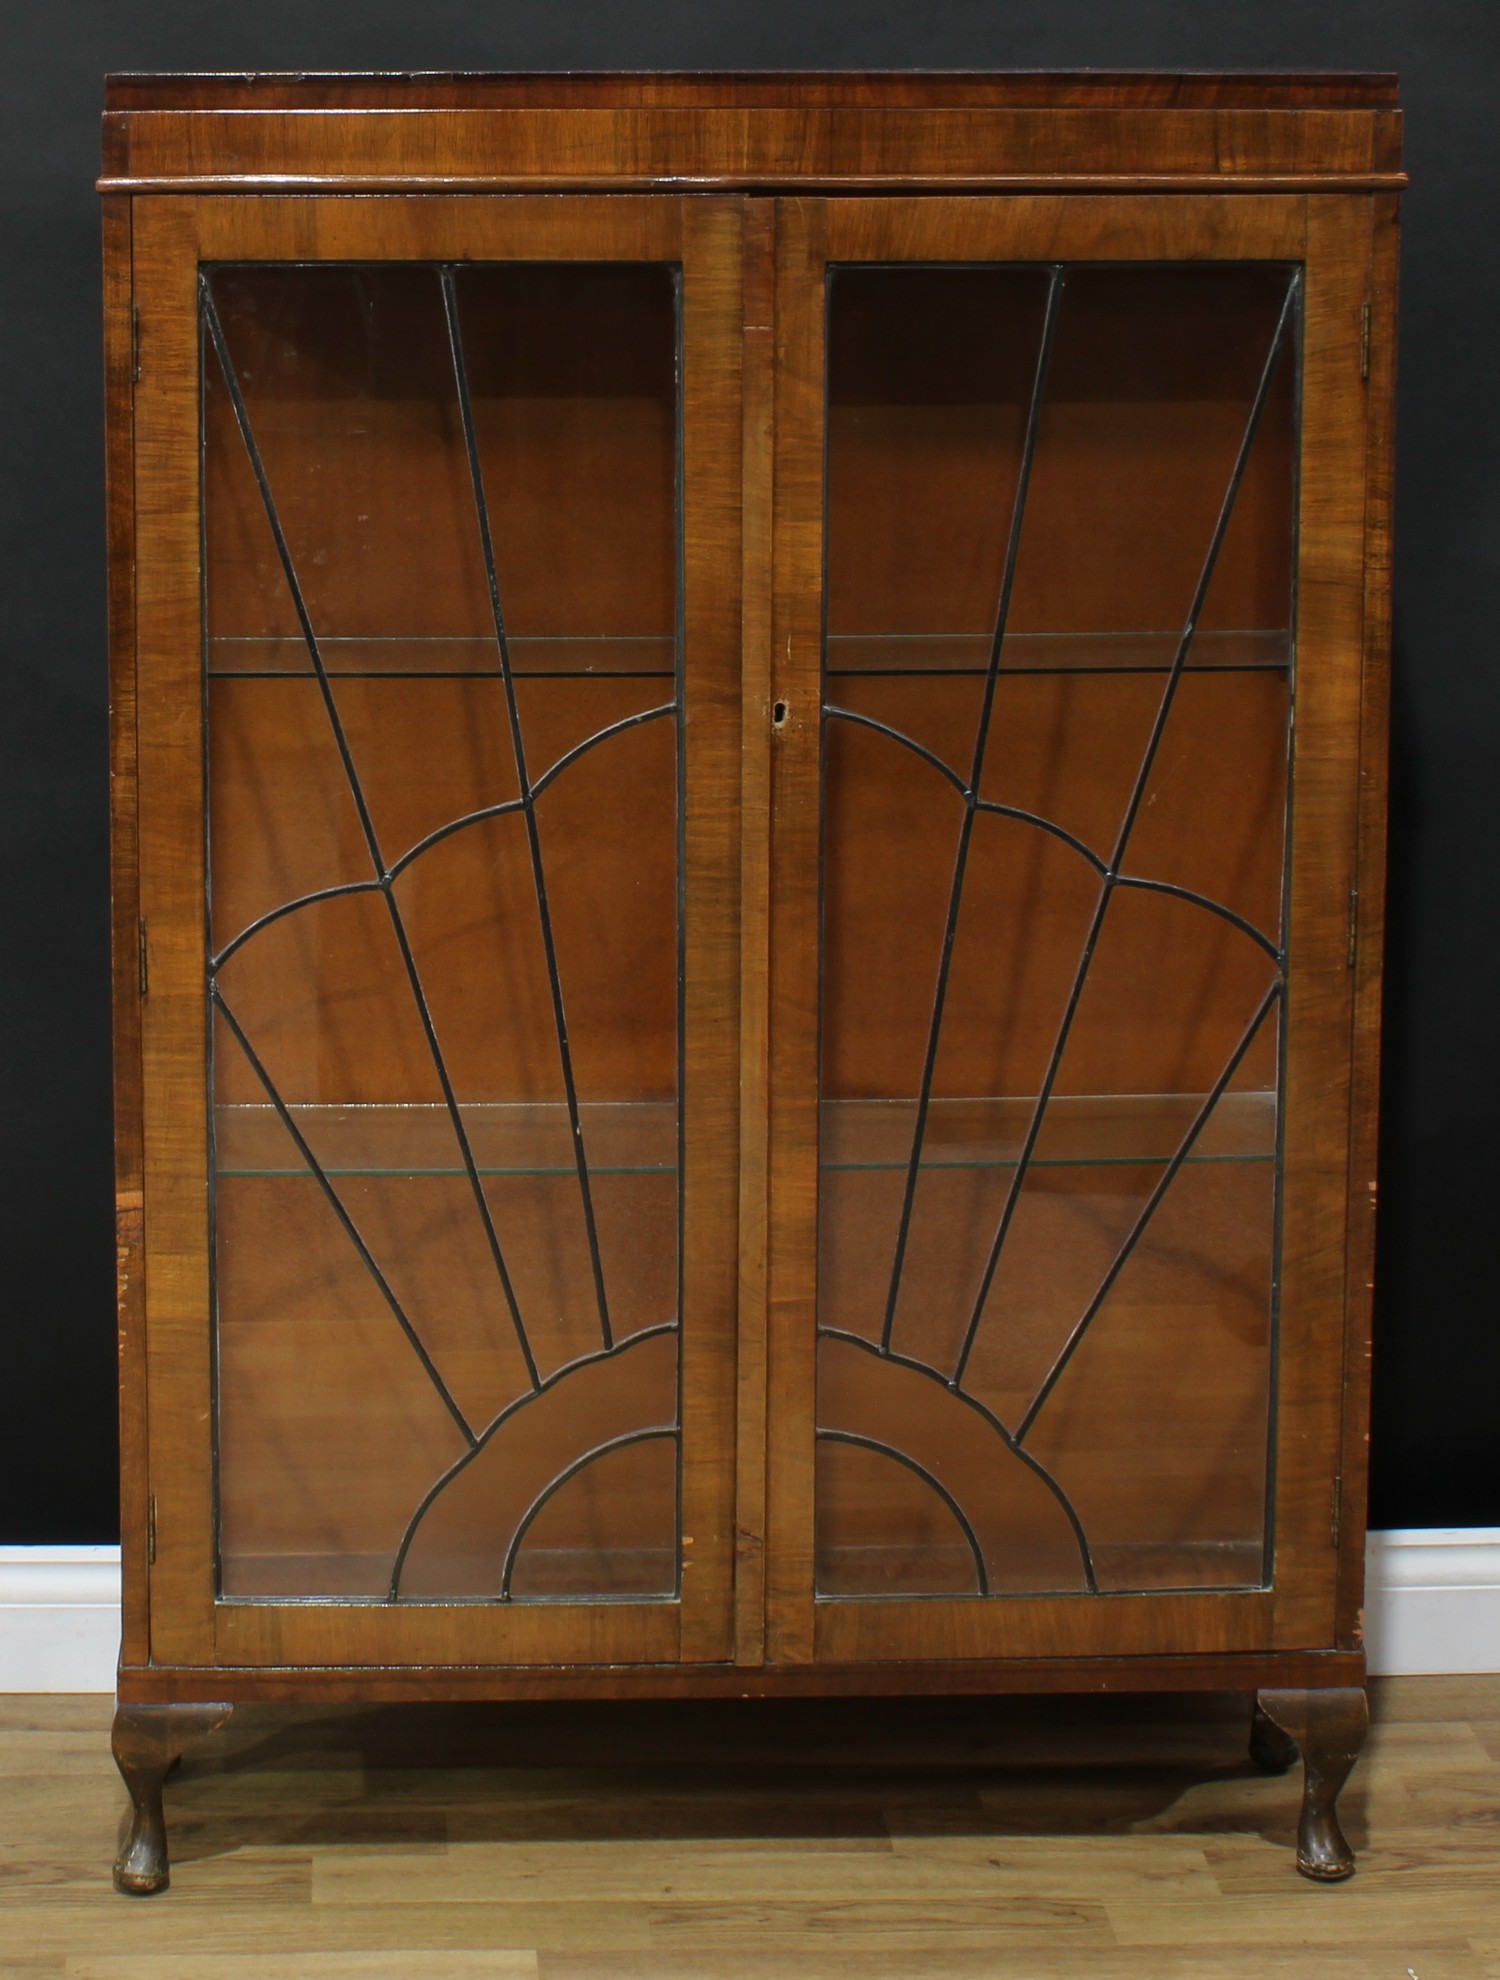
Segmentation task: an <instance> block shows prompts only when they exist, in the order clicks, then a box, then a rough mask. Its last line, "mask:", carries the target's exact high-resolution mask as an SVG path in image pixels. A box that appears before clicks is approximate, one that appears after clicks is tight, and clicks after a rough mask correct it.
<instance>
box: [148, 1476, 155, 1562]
mask: <svg viewBox="0 0 1500 1980" xmlns="http://www.w3.org/2000/svg"><path fill="white" fill-rule="evenodd" d="M146 1565H147V1567H155V1566H156V1494H155V1493H154V1492H152V1493H151V1494H150V1496H149V1497H148V1498H147V1500H146Z"/></svg>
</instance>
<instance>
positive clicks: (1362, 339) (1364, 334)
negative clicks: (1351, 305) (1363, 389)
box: [1359, 303, 1370, 378]
mask: <svg viewBox="0 0 1500 1980" xmlns="http://www.w3.org/2000/svg"><path fill="white" fill-rule="evenodd" d="M1359 375H1360V377H1361V378H1368V377H1369V375H1370V305H1369V304H1368V303H1366V304H1365V306H1364V308H1363V309H1361V311H1360V313H1359Z"/></svg>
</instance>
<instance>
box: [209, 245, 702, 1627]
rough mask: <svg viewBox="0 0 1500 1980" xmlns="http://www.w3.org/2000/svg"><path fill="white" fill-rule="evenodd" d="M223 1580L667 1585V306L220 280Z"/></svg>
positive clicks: (602, 1594) (212, 387)
mask: <svg viewBox="0 0 1500 1980" xmlns="http://www.w3.org/2000/svg"><path fill="white" fill-rule="evenodd" d="M202 303H203V311H202V314H203V381H204V382H203V449H204V484H205V499H204V533H205V570H206V599H205V615H206V643H205V654H206V667H207V708H208V759H209V775H208V803H209V837H210V846H209V874H210V905H211V914H210V920H211V930H212V934H211V939H212V943H213V948H214V956H213V962H212V969H211V972H210V974H211V986H212V987H211V1007H212V1011H213V1018H212V1065H213V1101H214V1151H215V1153H214V1167H215V1174H214V1252H215V1289H216V1304H217V1320H216V1325H217V1365H218V1404H217V1407H218V1423H217V1429H218V1464H219V1501H220V1532H219V1544H220V1582H221V1590H222V1593H223V1594H224V1595H226V1596H232V1597H236V1598H246V1599H262V1600H276V1599H296V1598H300V1599H308V1598H319V1597H322V1598H330V1599H345V1600H362V1601H400V1600H407V1599H414V1598H418V1597H420V1598H422V1599H426V1600H472V1601H514V1602H520V1601H544V1600H557V1599H570V1600H613V1599H621V1598H623V1597H625V1596H631V1597H642V1596H646V1597H655V1598H667V1599H670V1598H672V1597H673V1596H674V1593H675V1590H676V1586H677V1562H678V1551H679V1548H678V1514H677V1497H678V1494H677V1441H678V1439H677V1427H678V1426H677V1379H678V1378H677V1331H676V1330H677V1317H678V1283H677V1261H678V1202H679V1188H678V1183H679V1178H678V1098H679V1077H678V1042H679V1041H678V1019H677V1004H678V979H679V973H680V957H679V941H680V931H679V927H678V905H677V834H678V819H677V784H678V760H677V759H678V750H679V747H680V735H679V726H680V725H679V719H678V718H679V707H678V701H679V697H678V687H677V678H678V654H677V633H676V627H677V619H678V598H677V568H678V535H679V518H678V514H677V481H678V463H677V386H676V379H677V343H678V331H677V294H676V280H675V274H674V271H673V270H671V269H670V268H666V267H660V266H629V265H608V266H595V265H576V266H575V265H504V266H463V267H459V268H452V269H447V268H440V267H436V266H431V265H415V264H393V265H380V266H341V265H328V264H325V265H318V266H257V267H224V268H218V269H214V270H212V271H206V272H205V275H204V279H203V287H202Z"/></svg>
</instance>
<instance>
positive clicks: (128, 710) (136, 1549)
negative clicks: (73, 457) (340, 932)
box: [103, 194, 149, 1664]
mask: <svg viewBox="0 0 1500 1980" xmlns="http://www.w3.org/2000/svg"><path fill="white" fill-rule="evenodd" d="M103 231H104V393H105V421H106V441H105V462H104V469H105V487H106V494H107V499H108V518H107V519H108V544H109V710H110V764H109V774H110V846H111V940H112V949H113V973H114V1098H115V1267H116V1279H117V1292H118V1326H119V1357H120V1540H121V1552H122V1559H123V1565H124V1607H123V1615H122V1641H121V1656H122V1660H123V1661H124V1662H125V1663H127V1664H139V1663H144V1662H145V1660H146V1656H147V1654H148V1641H149V1638H148V1628H147V1600H146V1575H147V1551H148V1548H147V1522H148V1518H149V1502H148V1495H147V1481H146V1470H147V1467H146V1382H145V1368H146V1364H145V1336H144V1323H145V1310H146V1309H145V1301H146V1281H145V1256H144V1244H145V1233H144V1220H143V1218H142V1214H141V987H142V986H141V931H140V895H139V888H138V882H137V872H136V869H137V839H136V762H135V750H136V735H135V731H136V706H135V509H134V503H135V488H134V480H135V436H134V416H135V407H134V397H135V388H134V371H135V348H134V347H135V338H134V336H133V334H132V324H133V316H132V307H133V304H132V295H131V263H130V234H131V225H130V200H129V199H128V198H125V197H122V196H120V195H118V194H115V195H111V196H109V197H107V198H106V199H105V200H104V213H103Z"/></svg>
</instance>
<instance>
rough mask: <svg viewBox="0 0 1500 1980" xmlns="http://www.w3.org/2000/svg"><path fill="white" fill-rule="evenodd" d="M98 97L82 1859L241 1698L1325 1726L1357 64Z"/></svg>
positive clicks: (174, 88)
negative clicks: (91, 1608) (101, 1135)
mask: <svg viewBox="0 0 1500 1980" xmlns="http://www.w3.org/2000/svg"><path fill="white" fill-rule="evenodd" d="M108 102H109V107H108V112H107V115H106V119H105V137H106V156H105V176H104V178H103V181H102V190H103V193H104V205H105V232H106V247H107V257H106V278H107V309H108V381H109V415H110V427H109V468H110V491H111V492H110V540H111V555H112V571H113V576H112V594H111V595H112V614H113V631H112V653H113V689H114V727H113V773H114V806H113V811H114V826H115V866H114V873H115V910H114V912H115V938H116V942H115V992H116V1008H117V1039H118V1069H117V1126H118V1148H119V1157H118V1159H119V1198H118V1209H119V1265H120V1347H121V1362H122V1377H123V1395H124V1403H123V1416H122V1424H123V1439H124V1480H123V1493H124V1500H123V1504H124V1560H125V1609H124V1636H123V1651H122V1657H121V1664H120V1674H119V1701H120V1704H119V1713H118V1717H117V1721H116V1733H115V1750H116V1754H117V1756H118V1758H119V1761H120V1765H121V1769H122V1772H123V1773H124V1775H125V1778H126V1781H127V1784H128V1786H129V1788H130V1791H131V1795H132V1799H133V1805H134V1825H133V1828H132V1831H131V1834H130V1837H129V1840H128V1842H127V1844H126V1847H125V1851H124V1854H123V1855H122V1857H121V1860H120V1863H119V1865H118V1867H117V1871H116V1880H117V1882H118V1884H119V1885H120V1887H121V1888H122V1889H125V1890H131V1891H145V1890H154V1889H157V1888H160V1887H161V1886H162V1885H163V1884H165V1882H166V1877H167V1859H166V1844H165V1837H164V1832H163V1825H162V1802H161V1790H162V1782H163V1778H164V1776H165V1774H166V1772H167V1771H168V1770H169V1768H170V1765H171V1764H172V1762H173V1761H174V1760H175V1759H176V1758H177V1757H178V1756H179V1755H180V1754H181V1752H182V1751H183V1748H184V1747H185V1745H186V1744H188V1743H189V1741H190V1740H191V1738H192V1737H193V1736H194V1735H195V1734H196V1733H198V1732H200V1731H202V1730H203V1729H205V1728H206V1727H209V1726H212V1725H214V1724H217V1723H218V1722H219V1721H221V1720H222V1719H223V1718H224V1717H225V1716H226V1715H227V1713H228V1711H229V1710H230V1709H231V1707H232V1706H233V1705H234V1704H235V1703H236V1702H238V1701H241V1700H302V1701H307V1700H314V1701H360V1700H401V1699H510V1698H527V1699H536V1698H580V1699H581V1698H599V1697H639V1698H647V1697H664V1696H681V1697H709V1696H717V1697H726V1696H746V1697H749V1696H773V1695H774V1696H816V1695H827V1694H835V1693H842V1694H850V1693H867V1694H872V1695H873V1694H884V1695H893V1694H894V1695H898V1694H901V1693H910V1692H933V1691H953V1692H964V1693H970V1694H983V1693H1000V1692H1011V1691H1028V1690H1031V1691H1036V1690H1045V1691H1069V1690H1098V1689H1101V1688H1113V1689H1120V1690H1192V1689H1199V1690H1201V1689H1209V1688H1219V1689H1224V1690H1228V1691H1239V1692H1243V1693H1246V1694H1252V1693H1253V1694H1255V1695H1256V1703H1255V1705H1254V1709H1253V1714H1252V1712H1251V1710H1250V1707H1249V1706H1248V1704H1247V1726H1248V1730H1249V1733H1250V1738H1251V1742H1252V1748H1253V1750H1254V1751H1255V1753H1256V1755H1257V1757H1259V1758H1260V1759H1261V1760H1263V1761H1264V1762H1265V1763H1266V1764H1267V1765H1273V1766H1285V1765H1288V1764H1289V1763H1290V1761H1291V1760H1292V1759H1293V1758H1294V1757H1295V1755H1296V1751H1297V1747H1298V1746H1299V1745H1300V1747H1301V1749H1302V1751H1303V1756H1304V1759H1305V1763H1306V1792H1305V1797H1304V1806H1303V1817H1302V1826H1301V1832H1300V1847H1299V1861H1300V1865H1301V1867H1302V1869H1303V1870H1304V1871H1306V1872H1307V1874H1308V1875H1310V1876H1314V1877H1318V1878H1322V1879H1327V1880H1333V1879H1337V1878H1339V1877H1342V1876H1345V1875H1347V1874H1348V1872H1349V1870H1350V1869H1351V1868H1352V1861H1351V1858H1350V1855H1349V1852H1348V1849H1347V1846H1346V1844H1345V1842H1344V1840H1343V1837H1342V1835H1341V1834H1340V1831H1339V1827H1338V1822H1337V1818H1336V1815H1335V1812H1334V1800H1335V1797H1336V1795H1337V1793H1338V1790H1339V1787H1340V1786H1341V1784H1342V1782H1343V1779H1344V1777H1345V1776H1346V1775H1347V1773H1348V1771H1349V1768H1350V1766H1351V1765H1352V1763H1353V1760H1354V1757H1355V1754H1356V1752H1357V1750H1358V1745H1359V1741H1360V1737H1361V1734H1362V1732H1363V1728H1364V1722H1365V1703H1364V1689H1363V1686H1364V1658H1363V1652H1362V1648H1361V1634H1360V1607H1361V1599H1362V1595H1361V1576H1362V1560H1363V1545H1364V1485H1365V1440H1366V1428H1365V1426H1366V1416H1367V1366H1368V1341H1369V1302H1370V1278H1371V1255H1372V1240H1373V1187H1374V1185H1373V1180H1372V1178H1373V1175H1374V1167H1373V1159H1374V1158H1373V1150H1374V1123H1375V1071H1376V1032H1377V1024H1378V1001H1379V953H1380V915H1381V898H1382V882H1383V853H1382V833H1383V818H1384V751H1385V719H1386V688H1385V678H1386V675H1385V667H1386V643H1387V622H1388V606H1387V571H1388V536H1389V486H1390V420H1391V385H1392V363H1393V343H1394V294H1395V256H1396V205H1397V193H1398V190H1399V188H1400V186H1401V185H1402V183H1403V180H1402V177H1401V173H1400V170H1399V117H1398V113H1397V111H1396V108H1395V92H1394V86H1393V85H1392V83H1391V82H1390V80H1389V79H1387V78H1380V77H1306V76H1278V77H1221V78H1213V77H1152V76H1052V77H1046V76H1011V77H1005V76H922V77H912V78H902V77H894V76H721V77H706V78H705V77H692V76H656V77H648V76H615V77H597V76H596V77H551V78H546V77H532V78H516V77H505V76H452V77H435V76H428V77H324V78H316V77H301V78H295V79H292V78H277V77H264V78H254V77H251V78H246V77H208V78H186V77H163V78H120V79H117V80H116V81H114V82H112V83H111V85H110V91H109V99H108Z"/></svg>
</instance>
